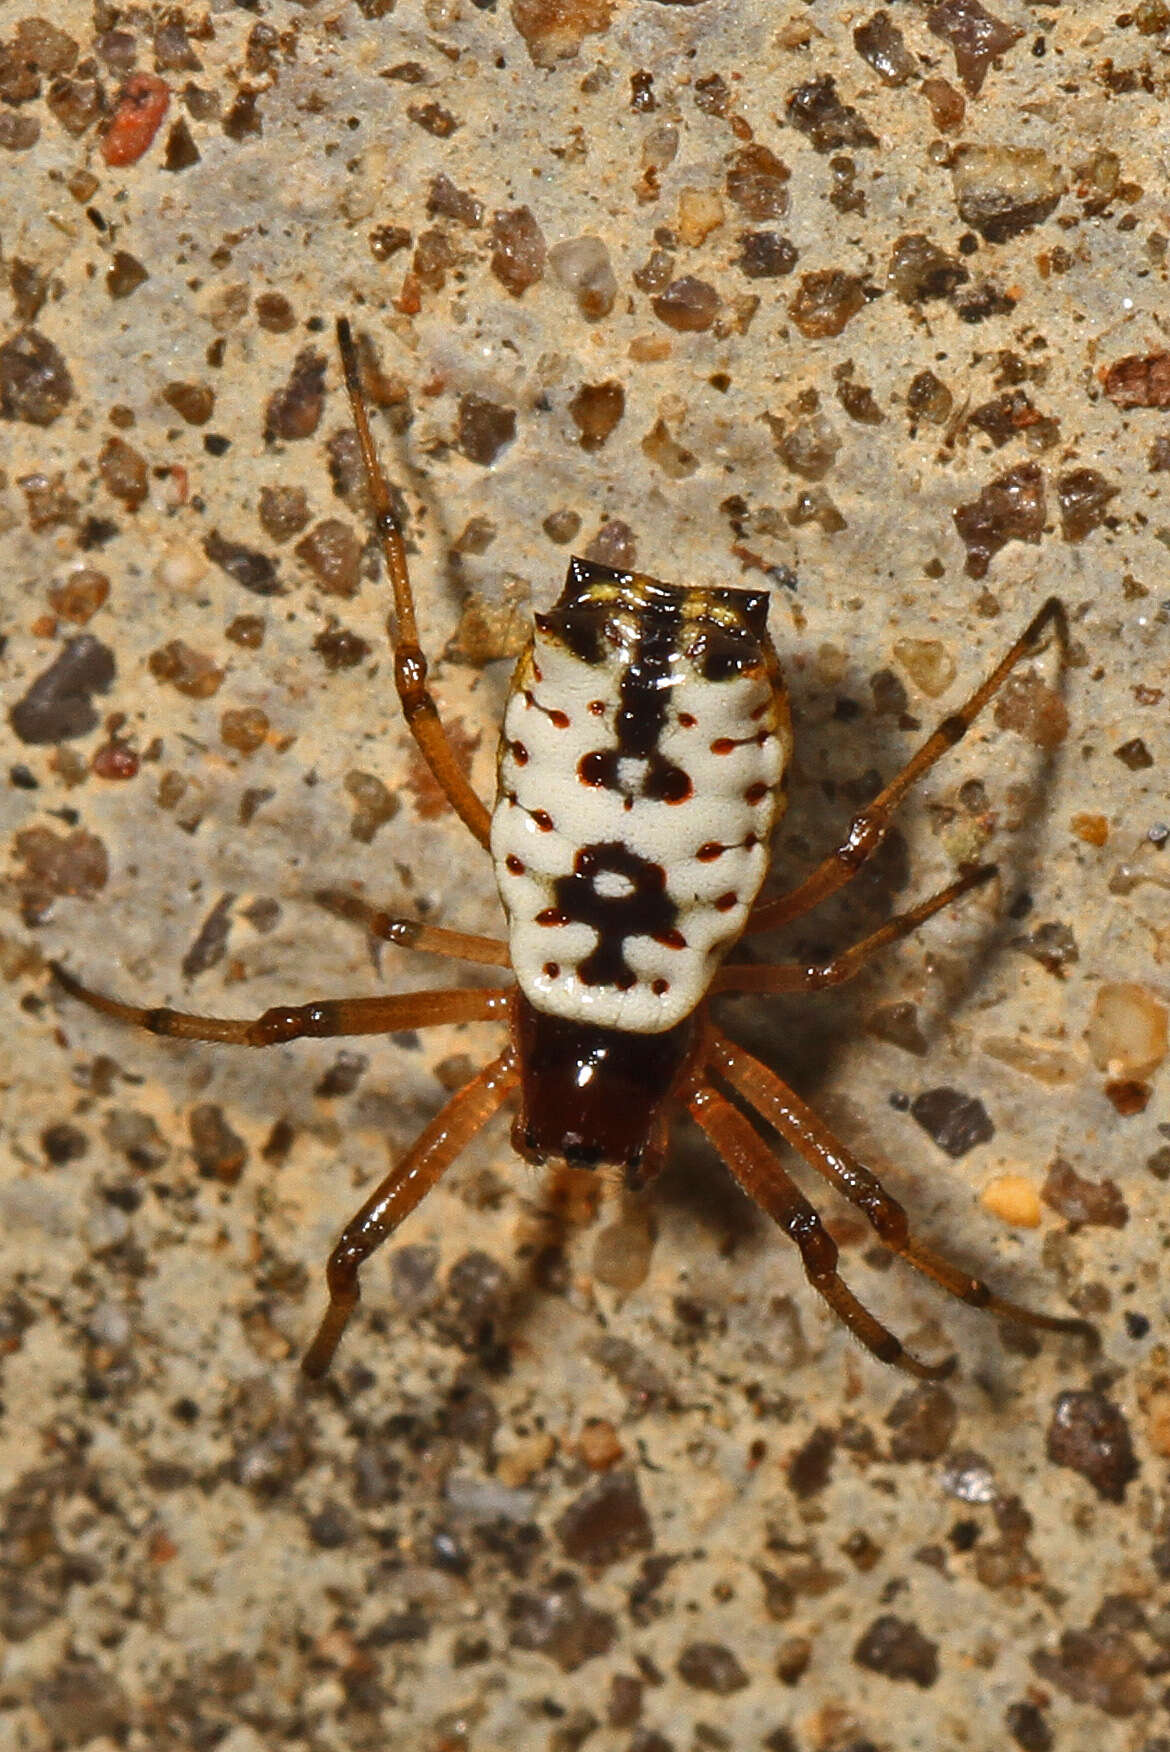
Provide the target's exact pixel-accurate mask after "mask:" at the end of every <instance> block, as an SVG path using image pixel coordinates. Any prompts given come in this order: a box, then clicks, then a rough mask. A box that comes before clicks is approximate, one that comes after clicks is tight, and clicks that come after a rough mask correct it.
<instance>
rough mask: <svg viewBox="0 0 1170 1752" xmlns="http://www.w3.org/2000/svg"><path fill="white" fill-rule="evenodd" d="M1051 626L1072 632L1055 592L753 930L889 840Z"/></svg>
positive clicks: (806, 903) (790, 911)
mask: <svg viewBox="0 0 1170 1752" xmlns="http://www.w3.org/2000/svg"><path fill="white" fill-rule="evenodd" d="M1050 627H1055V628H1056V632H1057V636H1058V637H1059V639H1060V641H1061V644H1062V646H1063V645H1064V644H1065V642H1066V641H1067V637H1068V622H1067V620H1066V617H1065V612H1064V604H1063V603H1062V602H1061V601H1060V600H1059V599H1058V598H1057V597H1055V596H1050V597H1049V598H1048V600H1047V602H1046V603H1045V604H1044V606H1043V607H1042V608H1041V609H1040V611H1039V613H1038V614H1036V615H1035V616H1034V617H1033V618H1032V620H1030V621H1029V622H1028V625H1027V626H1026V627H1025V628H1024V630H1023V632H1022V633H1021V634H1020V636H1019V638H1018V639H1017V640H1016V642H1015V644H1014V645H1013V646H1012V648H1011V650H1010V651H1009V652H1008V653H1007V655H1006V656H1005V657H1004V658H1003V659H1002V660H1001V661H1000V662H999V663H997V664H996V666H995V668H994V669H993V670H992V672H991V674H990V675H989V676H988V677H987V679H986V681H984V682H983V684H982V685H981V686H980V687H977V688H976V689H975V692H974V693H973V694H972V695H971V697H970V699H969V700H967V701H966V702H965V703H964V704H963V705H962V706H960V707H959V710H958V711H957V712H952V714H951V715H950V717H949V718H944V719H943V721H942V723H941V724H940V725H939V726H938V729H937V730H935V732H934V734H933V735H932V736H929V737H927V739H926V741H925V742H924V743H923V745H922V747H921V748H920V749H919V750H918V752H917V753H916V754H915V755H913V756H912V757H911V759H910V760H909V761H907V763H906V765H905V766H904V767H903V768H902V770H901V772H900V773H898V774H896V775H895V777H894V778H892V779H891V780H890V782H889V784H888V785H887V786H886V787H885V789H884V790H883V791H880V792H879V793H878V795H877V796H876V797H875V798H874V800H873V802H872V803H871V804H869V806H868V808H866V809H863V810H862V812H861V814H860V815H858V816H855V817H854V820H853V823H852V825H851V826H850V829H849V833H848V836H847V838H846V839H845V840H844V842H843V843H842V844H841V845H839V846H838V847H837V849H836V851H833V852H830V853H829V856H828V857H827V858H825V859H824V860H823V862H822V863H820V864H818V865H817V867H816V869H815V870H813V871H812V872H811V873H810V874H809V875H808V876H806V877H805V879H804V881H803V882H802V883H801V884H800V885H799V887H797V888H794V889H793V890H792V891H791V893H789V894H781V895H778V896H777V897H776V899H774V900H763V901H758V902H757V903H756V905H755V906H754V907H753V909H752V911H751V914H750V915H749V918H748V923H747V928H748V930H749V931H772V930H775V928H776V927H777V926H778V925H785V924H787V923H788V921H789V920H790V919H795V918H799V917H800V915H801V914H802V913H806V912H808V911H809V910H810V909H811V908H812V907H814V906H817V905H818V904H819V903H820V902H821V901H822V900H824V899H825V898H826V897H827V896H828V895H830V894H835V893H836V892H837V890H838V889H839V888H843V887H844V885H845V883H846V882H848V881H849V879H850V878H851V877H852V876H854V875H855V874H856V873H857V871H858V870H859V869H860V868H861V866H862V865H863V864H864V863H865V862H866V861H867V859H869V858H872V857H873V855H874V853H875V852H876V851H877V849H878V847H879V846H880V845H881V843H882V841H883V840H884V839H885V837H886V834H887V833H888V832H889V827H890V820H891V818H892V816H893V813H894V810H895V809H896V808H897V807H898V805H899V803H900V802H901V801H902V799H903V797H904V796H905V795H906V793H907V791H909V789H910V788H911V786H912V785H915V784H917V782H918V780H919V779H920V778H921V777H922V776H923V774H924V773H928V772H929V771H930V769H931V767H932V766H933V765H934V764H935V762H936V761H937V760H938V759H939V758H940V757H941V756H942V755H944V754H945V753H946V751H947V749H948V748H953V747H954V746H955V744H956V743H957V742H961V741H962V739H963V737H964V736H965V735H966V734H967V731H968V730H969V729H970V728H971V725H972V724H973V723H974V721H975V719H976V718H977V717H978V716H979V713H980V712H981V711H982V710H983V708H984V706H985V705H986V704H987V702H988V700H990V699H992V698H993V697H994V696H995V694H997V693H998V692H999V690H1000V688H1001V687H1002V686H1003V684H1004V682H1005V681H1006V680H1007V678H1008V676H1009V675H1010V674H1011V672H1012V670H1013V669H1014V668H1015V666H1016V664H1017V663H1019V662H1020V661H1021V660H1022V659H1023V658H1025V657H1029V656H1031V655H1032V653H1033V652H1034V651H1037V650H1039V649H1040V646H1041V642H1042V640H1043V638H1044V635H1045V634H1046V633H1047V632H1048V630H1049V628H1050Z"/></svg>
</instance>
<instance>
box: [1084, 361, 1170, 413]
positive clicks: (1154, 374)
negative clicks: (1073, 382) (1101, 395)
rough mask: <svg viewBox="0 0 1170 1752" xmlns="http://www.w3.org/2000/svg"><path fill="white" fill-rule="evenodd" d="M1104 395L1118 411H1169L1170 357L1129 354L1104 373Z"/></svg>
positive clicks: (1102, 378)
mask: <svg viewBox="0 0 1170 1752" xmlns="http://www.w3.org/2000/svg"><path fill="white" fill-rule="evenodd" d="M1101 381H1102V383H1103V384H1104V387H1105V394H1106V395H1107V396H1108V397H1109V399H1110V401H1112V402H1116V404H1117V406H1118V407H1119V408H1170V353H1130V354H1127V355H1126V357H1125V358H1124V359H1117V360H1115V362H1114V363H1113V364H1112V365H1110V366H1108V367H1106V368H1105V370H1104V371H1103V372H1102V377H1101Z"/></svg>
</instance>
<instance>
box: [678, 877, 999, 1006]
mask: <svg viewBox="0 0 1170 1752" xmlns="http://www.w3.org/2000/svg"><path fill="white" fill-rule="evenodd" d="M997 871H998V865H996V864H981V865H980V867H979V868H978V869H977V870H969V871H968V872H967V874H966V875H965V876H960V877H959V878H958V879H957V881H955V882H952V883H950V884H949V885H948V886H947V887H946V888H944V889H941V890H940V892H939V893H938V894H932V895H930V897H929V898H928V899H927V900H920V901H919V902H918V905H917V906H913V907H911V908H910V910H909V912H904V913H899V914H898V916H897V918H893V919H889V920H888V921H887V923H886V924H884V925H883V926H882V927H881V929H880V930H878V931H873V932H871V934H870V935H869V936H868V937H863V938H862V939H861V942H860V943H854V944H853V945H852V946H851V947H850V948H848V949H843V950H842V951H841V953H840V954H839V955H834V957H833V959H832V960H831V961H822V962H813V963H810V964H806V965H804V966H800V965H792V966H781V967H770V966H766V965H765V966H763V967H741V966H737V965H736V964H735V963H734V962H733V963H732V965H731V966H730V967H722V968H720V970H719V972H718V973H717V974H716V976H715V978H714V980H713V982H712V985H711V990H712V992H816V991H820V990H821V989H822V988H823V987H825V986H835V985H842V984H843V983H844V982H845V980H847V979H852V978H853V976H854V974H855V973H859V972H860V971H861V969H862V968H863V967H864V965H865V963H866V962H867V961H868V960H869V958H870V956H871V955H876V954H877V953H878V951H879V950H881V949H886V948H888V947H889V945H890V944H891V943H898V942H900V941H901V939H902V938H903V937H908V936H909V935H910V933H911V931H916V930H917V929H918V927H919V925H921V924H925V922H926V920H927V919H930V918H933V917H934V915H935V913H936V912H941V911H942V909H943V907H944V906H949V905H950V903H951V901H952V900H958V899H959V897H960V896H961V895H964V894H969V893H970V891H971V889H972V888H980V887H982V885H983V883H985V882H990V880H991V878H992V877H993V876H994V875H996V873H997Z"/></svg>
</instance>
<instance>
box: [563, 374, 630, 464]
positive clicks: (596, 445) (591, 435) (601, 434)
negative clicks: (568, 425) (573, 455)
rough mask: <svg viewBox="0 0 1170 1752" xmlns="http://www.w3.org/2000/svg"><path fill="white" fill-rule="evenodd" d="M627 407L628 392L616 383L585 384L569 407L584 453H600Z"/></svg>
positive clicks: (610, 380)
mask: <svg viewBox="0 0 1170 1752" xmlns="http://www.w3.org/2000/svg"><path fill="white" fill-rule="evenodd" d="M625 407H626V392H625V390H624V389H623V388H622V386H621V384H620V383H618V382H616V381H615V380H614V379H612V378H611V379H609V380H608V381H607V382H605V383H583V384H582V385H581V387H580V389H579V390H578V391H577V393H576V395H575V396H574V397H573V398H572V400H571V401H570V403H569V413H570V415H571V416H572V420H573V424H574V425H575V426H576V428H577V430H578V432H579V434H580V438H579V442H580V445H581V448H582V450H600V448H601V446H602V445H603V444H604V443H605V441H606V439H607V438H608V437H609V435H610V433H611V432H612V431H613V430H614V428H615V427H616V426H617V424H618V422H619V420H620V419H621V417H622V415H623V413H624V412H625Z"/></svg>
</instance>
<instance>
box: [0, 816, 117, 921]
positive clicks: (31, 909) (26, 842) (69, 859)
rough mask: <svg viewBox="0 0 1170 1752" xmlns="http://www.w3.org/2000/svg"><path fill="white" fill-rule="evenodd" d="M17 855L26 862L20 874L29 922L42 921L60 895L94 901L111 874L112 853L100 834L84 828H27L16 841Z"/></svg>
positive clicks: (24, 910)
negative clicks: (59, 831)
mask: <svg viewBox="0 0 1170 1752" xmlns="http://www.w3.org/2000/svg"><path fill="white" fill-rule="evenodd" d="M12 849H13V852H14V854H15V856H16V857H17V858H18V859H19V860H20V861H21V863H23V864H24V866H25V868H24V870H23V871H22V872H21V873H20V874H19V875H18V876H17V878H16V885H17V888H18V889H19V891H20V896H21V906H22V913H23V916H24V919H25V922H26V923H27V924H30V925H33V924H39V923H40V922H41V920H42V919H44V918H45V917H46V916H47V915H48V913H49V911H50V910H51V908H52V903H53V900H54V899H55V898H56V897H57V896H58V895H67V896H69V897H71V898H72V899H75V900H92V899H93V897H94V895H95V894H98V893H100V891H101V890H102V889H103V888H104V887H105V886H106V883H107V882H108V881H109V876H110V861H109V855H108V853H107V852H106V848H105V845H104V843H103V842H102V841H101V840H100V839H98V837H97V835H96V834H92V833H86V831H85V829H84V828H80V827H78V828H74V829H73V831H72V832H71V833H57V832H55V831H54V829H53V828H51V827H26V828H23V829H22V830H21V832H20V833H18V834H17V835H16V837H15V839H14V840H13V843H12Z"/></svg>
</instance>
